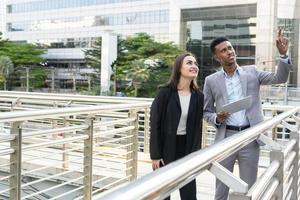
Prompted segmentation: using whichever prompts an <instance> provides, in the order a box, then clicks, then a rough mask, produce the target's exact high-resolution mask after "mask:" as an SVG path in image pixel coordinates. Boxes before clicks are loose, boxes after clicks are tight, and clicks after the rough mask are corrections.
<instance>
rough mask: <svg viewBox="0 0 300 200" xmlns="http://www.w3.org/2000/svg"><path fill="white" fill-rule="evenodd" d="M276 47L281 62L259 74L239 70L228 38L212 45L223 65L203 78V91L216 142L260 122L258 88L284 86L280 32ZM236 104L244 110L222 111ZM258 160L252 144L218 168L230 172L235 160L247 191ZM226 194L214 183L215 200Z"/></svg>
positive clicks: (286, 62)
mask: <svg viewBox="0 0 300 200" xmlns="http://www.w3.org/2000/svg"><path fill="white" fill-rule="evenodd" d="M276 46H277V49H278V51H279V54H280V59H279V63H278V67H277V70H276V72H275V73H273V72H266V71H261V70H259V69H257V68H256V66H254V65H251V66H242V67H240V66H239V65H238V64H237V62H236V54H235V51H234V48H233V47H232V45H231V43H230V42H229V41H228V39H227V38H225V37H219V38H216V39H214V40H213V41H212V42H211V45H210V48H211V51H212V54H213V56H214V59H215V60H216V61H218V62H219V63H220V64H221V65H222V70H221V71H218V72H216V73H214V74H212V75H210V76H208V77H206V79H205V84H204V89H203V93H204V118H205V119H206V120H207V121H208V122H209V123H210V124H212V125H214V126H215V127H216V129H217V133H216V137H215V142H218V141H220V140H222V139H224V138H227V137H230V136H232V135H233V134H236V133H238V132H240V131H243V130H245V129H247V128H249V127H250V126H254V125H256V124H258V123H259V122H262V121H263V114H262V107H261V100H260V94H259V90H260V85H271V84H279V83H285V82H286V81H287V79H288V75H289V72H290V70H291V69H292V65H291V62H290V59H289V57H288V55H287V51H288V40H287V39H286V38H284V37H283V34H282V31H281V30H279V31H278V36H277V39H276ZM239 100H242V101H244V102H243V103H244V104H245V107H244V108H245V109H243V110H239V111H237V112H235V111H234V112H232V113H229V112H228V111H230V107H229V108H228V107H227V111H224V107H223V106H224V105H226V104H229V103H232V102H236V101H239ZM225 108H226V106H225ZM222 109H223V110H222ZM228 109H229V110H228ZM225 110H226V109H225ZM258 158H259V144H258V143H257V141H256V140H255V141H253V142H251V143H250V144H248V145H246V146H245V147H243V148H242V149H240V150H239V151H238V152H236V153H234V154H232V155H230V156H229V157H227V158H226V159H224V160H223V161H221V162H220V164H221V165H222V166H224V167H225V168H227V169H228V170H229V171H231V172H232V171H233V166H234V163H235V161H236V160H238V163H239V171H240V177H241V179H242V180H243V181H245V182H246V183H247V184H248V185H249V188H250V187H251V186H252V185H253V183H254V182H255V181H256V177H257V167H258ZM228 192H229V188H228V187H227V186H226V185H225V184H223V183H222V182H221V181H220V180H218V179H217V180H216V194H215V200H226V199H227V197H228Z"/></svg>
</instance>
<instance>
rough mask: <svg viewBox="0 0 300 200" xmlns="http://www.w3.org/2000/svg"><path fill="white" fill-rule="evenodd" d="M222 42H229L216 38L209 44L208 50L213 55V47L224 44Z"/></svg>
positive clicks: (224, 38) (222, 38) (223, 38)
mask: <svg viewBox="0 0 300 200" xmlns="http://www.w3.org/2000/svg"><path fill="white" fill-rule="evenodd" d="M224 41H229V40H228V39H227V38H226V37H217V38H215V39H214V40H213V41H212V42H211V43H210V50H211V52H212V53H215V47H216V46H217V45H218V44H220V43H222V42H224Z"/></svg>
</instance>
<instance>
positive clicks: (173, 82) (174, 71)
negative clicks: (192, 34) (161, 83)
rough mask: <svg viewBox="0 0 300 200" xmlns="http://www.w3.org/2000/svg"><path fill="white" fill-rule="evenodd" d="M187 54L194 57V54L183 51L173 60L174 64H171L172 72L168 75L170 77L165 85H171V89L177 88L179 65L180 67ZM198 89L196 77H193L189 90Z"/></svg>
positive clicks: (179, 73)
mask: <svg viewBox="0 0 300 200" xmlns="http://www.w3.org/2000/svg"><path fill="white" fill-rule="evenodd" d="M187 56H193V57H194V58H195V56H194V55H193V54H192V53H189V52H186V53H183V54H181V55H179V56H177V57H176V59H175V61H174V65H173V69H172V74H171V76H170V79H169V81H168V83H167V85H169V86H171V87H172V88H173V89H176V90H177V86H178V84H179V79H180V76H181V72H180V71H181V67H182V63H183V60H184V58H185V57H187ZM197 89H199V86H198V84H197V77H196V78H194V79H193V81H192V82H191V84H190V90H191V91H194V90H197Z"/></svg>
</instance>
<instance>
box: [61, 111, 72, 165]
mask: <svg viewBox="0 0 300 200" xmlns="http://www.w3.org/2000/svg"><path fill="white" fill-rule="evenodd" d="M67 119H68V118H67V117H65V118H64V121H63V125H64V127H66V126H69V122H68V120H67ZM62 136H63V138H67V137H68V134H67V133H66V132H64V133H62ZM69 147H70V145H69V144H67V143H64V144H63V147H62V150H63V155H62V159H63V169H68V168H69V154H68V153H67V152H66V150H67V149H68V148H69Z"/></svg>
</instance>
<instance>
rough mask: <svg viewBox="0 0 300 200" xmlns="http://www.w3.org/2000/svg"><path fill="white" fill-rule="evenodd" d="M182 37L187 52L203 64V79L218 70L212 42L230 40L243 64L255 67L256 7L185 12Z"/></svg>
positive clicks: (201, 80)
mask: <svg viewBox="0 0 300 200" xmlns="http://www.w3.org/2000/svg"><path fill="white" fill-rule="evenodd" d="M182 16H183V18H182V19H183V22H182V23H183V27H186V28H185V29H184V30H185V31H184V32H183V35H182V37H183V38H182V40H183V41H185V45H186V49H187V50H189V51H191V52H192V53H194V54H195V55H196V56H197V58H198V63H199V65H200V73H199V78H200V82H201V83H202V85H203V83H204V78H205V77H206V76H207V75H209V74H211V73H214V72H215V71H216V70H218V65H219V64H218V63H216V62H215V61H214V59H213V57H212V54H211V52H210V48H209V46H210V43H211V41H212V40H213V39H214V38H216V37H219V36H225V37H227V38H228V39H229V40H230V42H231V43H232V44H233V46H234V48H235V50H236V54H237V61H238V63H239V64H240V65H249V64H255V43H256V41H255V38H256V31H255V29H256V4H251V5H243V6H230V7H224V6H223V7H215V8H201V9H189V10H183V11H182Z"/></svg>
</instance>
